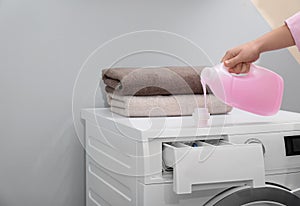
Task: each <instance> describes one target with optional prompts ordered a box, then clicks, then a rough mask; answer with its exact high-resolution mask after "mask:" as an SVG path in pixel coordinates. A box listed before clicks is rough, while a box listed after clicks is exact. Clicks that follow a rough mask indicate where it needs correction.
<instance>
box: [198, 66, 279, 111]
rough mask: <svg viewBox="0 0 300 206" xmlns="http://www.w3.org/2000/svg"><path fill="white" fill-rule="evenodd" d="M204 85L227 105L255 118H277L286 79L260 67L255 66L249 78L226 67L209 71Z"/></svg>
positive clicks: (204, 75) (215, 67) (205, 72)
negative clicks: (255, 116)
mask: <svg viewBox="0 0 300 206" xmlns="http://www.w3.org/2000/svg"><path fill="white" fill-rule="evenodd" d="M201 81H202V84H204V85H205V84H207V85H208V86H209V88H210V89H211V90H212V92H213V93H214V95H215V96H216V97H218V98H219V99H220V100H221V101H223V102H225V103H226V104H228V105H230V106H232V107H236V108H239V109H241V110H245V111H248V112H251V113H254V114H259V115H264V116H269V115H273V114H276V113H277V112H278V110H279V109H280V106H281V101H282V95H283V79H282V77H281V76H279V75H278V74H276V73H275V72H272V71H270V70H268V69H265V68H263V67H260V66H256V65H254V64H251V66H250V71H249V73H247V74H241V75H237V74H231V73H229V72H228V68H226V67H225V66H224V64H223V63H221V64H218V65H216V66H214V67H212V68H205V69H204V70H203V71H202V73H201Z"/></svg>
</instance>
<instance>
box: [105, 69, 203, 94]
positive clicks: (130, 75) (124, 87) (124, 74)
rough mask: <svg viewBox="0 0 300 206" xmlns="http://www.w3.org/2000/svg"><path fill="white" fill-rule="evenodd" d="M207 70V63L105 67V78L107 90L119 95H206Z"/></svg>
mask: <svg viewBox="0 0 300 206" xmlns="http://www.w3.org/2000/svg"><path fill="white" fill-rule="evenodd" d="M203 69H204V66H197V67H187V66H178V67H175V66H172V67H156V68H110V69H104V70H102V79H103V82H104V84H105V85H106V88H105V90H106V91H107V92H110V93H114V94H118V95H135V96H152V95H169V94H173V95H174V94H203V89H202V86H201V82H200V73H201V71H202V70H203Z"/></svg>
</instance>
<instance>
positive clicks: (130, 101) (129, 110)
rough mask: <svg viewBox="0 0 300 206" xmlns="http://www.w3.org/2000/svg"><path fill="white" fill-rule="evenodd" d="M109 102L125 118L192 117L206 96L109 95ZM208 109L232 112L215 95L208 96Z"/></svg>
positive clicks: (218, 112) (112, 109)
mask: <svg viewBox="0 0 300 206" xmlns="http://www.w3.org/2000/svg"><path fill="white" fill-rule="evenodd" d="M107 102H108V104H109V105H110V109H111V111H112V112H115V113H117V114H121V115H123V116H131V117H141V116H142V117H149V116H152V117H153V116H181V115H191V114H192V113H193V111H194V109H195V108H196V107H204V96H203V95H168V96H160V95H157V96H120V95H115V94H111V93H108V94H107ZM207 107H208V111H209V113H211V114H225V113H228V112H230V111H231V110H232V107H230V106H228V105H226V104H224V103H223V102H221V101H220V100H219V99H217V97H216V96H214V95H207Z"/></svg>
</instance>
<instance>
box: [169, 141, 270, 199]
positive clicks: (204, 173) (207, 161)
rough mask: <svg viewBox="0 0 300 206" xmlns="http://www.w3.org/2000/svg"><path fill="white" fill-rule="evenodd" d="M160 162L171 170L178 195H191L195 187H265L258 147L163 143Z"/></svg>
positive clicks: (224, 143) (201, 143)
mask: <svg viewBox="0 0 300 206" xmlns="http://www.w3.org/2000/svg"><path fill="white" fill-rule="evenodd" d="M163 161H164V164H165V165H166V166H167V167H170V168H173V190H174V192H175V193H177V194H186V193H191V192H192V190H194V188H197V190H201V189H209V188H210V189H213V188H224V187H228V186H237V185H240V184H248V185H252V186H254V187H259V186H264V184H265V172H264V158H263V152H262V147H261V145H259V144H231V143H228V142H226V141H223V140H208V141H193V142H171V143H163ZM208 187H209V188H208Z"/></svg>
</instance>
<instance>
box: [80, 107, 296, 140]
mask: <svg viewBox="0 0 300 206" xmlns="http://www.w3.org/2000/svg"><path fill="white" fill-rule="evenodd" d="M82 118H83V119H85V120H88V121H92V122H93V123H94V124H96V125H98V126H99V127H109V124H112V125H113V126H115V127H118V128H120V129H121V128H123V129H127V130H132V131H133V132H137V133H139V134H140V135H141V136H144V137H147V138H151V137H153V138H154V137H155V138H159V137H174V136H198V135H220V134H245V133H261V132H276V131H294V130H300V113H295V112H289V111H282V110H281V111H279V112H278V113H277V114H276V115H273V116H260V115H255V114H252V113H248V112H245V111H242V110H239V109H233V110H232V111H231V112H230V113H228V114H224V115H211V117H210V120H209V123H208V126H205V127H196V126H195V122H194V119H193V118H192V116H180V117H124V116H121V115H118V114H115V113H113V112H111V111H110V110H109V108H96V109H95V108H93V109H83V110H82Z"/></svg>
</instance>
